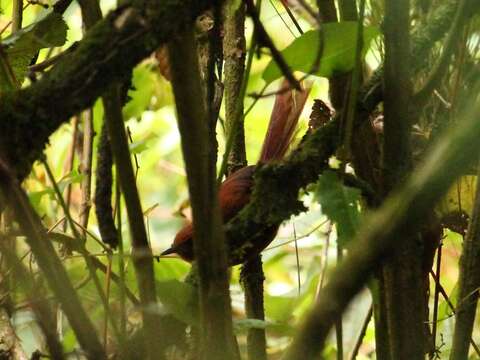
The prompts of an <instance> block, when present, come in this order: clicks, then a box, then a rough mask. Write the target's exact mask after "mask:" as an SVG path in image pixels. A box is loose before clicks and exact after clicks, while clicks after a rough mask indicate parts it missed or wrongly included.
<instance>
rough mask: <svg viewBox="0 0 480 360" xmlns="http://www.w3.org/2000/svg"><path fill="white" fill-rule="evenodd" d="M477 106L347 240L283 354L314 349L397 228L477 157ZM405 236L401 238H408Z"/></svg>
mask: <svg viewBox="0 0 480 360" xmlns="http://www.w3.org/2000/svg"><path fill="white" fill-rule="evenodd" d="M477 89H478V87H477ZM479 111H480V102H478V101H477V103H476V104H474V105H473V106H471V107H470V108H469V109H468V110H467V111H466V112H465V113H464V115H463V116H462V118H461V119H460V120H459V121H458V122H457V123H456V124H455V126H454V127H452V128H449V129H447V131H445V133H444V134H443V136H442V137H440V138H439V139H438V141H437V143H436V144H435V146H433V147H432V149H431V151H430V152H429V153H428V154H427V156H426V158H425V161H424V162H423V166H420V167H419V168H418V169H417V170H416V171H415V172H414V173H413V174H412V176H410V177H409V179H408V180H407V181H406V183H405V185H404V186H403V187H402V188H401V189H399V190H398V191H396V192H395V193H394V194H392V195H391V196H390V197H389V198H388V199H387V200H386V201H385V203H384V205H383V206H382V207H381V208H380V209H379V210H378V211H376V212H375V213H373V214H372V215H371V216H370V217H369V218H368V219H366V220H365V223H364V224H363V226H361V228H360V229H359V231H358V235H357V237H356V239H354V240H353V241H352V247H351V248H350V251H349V254H348V256H347V257H346V258H345V260H344V261H343V262H342V263H341V264H340V265H339V266H337V268H336V269H335V270H334V271H333V273H332V274H331V277H330V281H329V283H328V284H327V285H326V286H325V288H324V289H323V290H322V292H321V294H320V296H319V301H318V302H317V303H316V304H315V307H314V309H313V310H312V311H311V312H310V313H309V314H307V316H306V318H305V321H304V323H303V324H302V325H301V327H300V329H299V331H298V332H297V334H296V336H295V338H294V341H293V343H292V345H291V347H290V349H289V350H288V351H287V354H286V356H285V359H287V360H293V359H313V358H315V357H316V355H318V354H319V352H320V351H321V350H322V348H323V346H324V344H325V340H326V338H327V335H328V333H329V331H330V329H331V327H332V325H333V324H334V321H335V319H336V318H337V316H338V314H340V313H342V312H343V311H344V309H345V308H346V306H347V305H348V303H349V302H350V301H351V299H352V298H353V297H354V296H355V295H356V294H357V293H358V292H359V291H360V290H361V289H362V288H363V287H364V286H365V283H366V281H367V280H368V279H369V278H370V276H372V274H373V272H374V271H375V269H377V268H378V266H379V264H380V263H381V262H382V260H383V259H385V257H386V256H388V255H389V254H391V253H392V252H394V251H395V250H397V249H396V247H395V245H397V243H398V242H396V239H398V234H405V235H407V236H408V234H410V235H411V233H412V231H415V229H418V228H419V226H421V225H422V224H421V222H422V219H424V217H425V215H426V214H428V213H429V211H430V210H431V208H432V207H433V206H434V205H435V203H436V202H437V201H438V200H439V198H440V197H441V196H443V194H444V193H445V192H446V191H447V190H448V188H449V187H450V185H451V184H452V183H453V181H454V180H455V179H456V178H457V177H458V176H460V175H461V174H462V171H463V170H464V169H465V166H468V165H470V163H471V162H472V161H473V160H475V158H477V157H478V149H477V139H478V136H480V123H479V122H478V121H477V114H478V112H479ZM394 234H396V235H395V236H394ZM407 236H405V237H404V240H407V239H408V240H409V241H411V240H412V238H411V237H410V239H409V238H408V237H407Z"/></svg>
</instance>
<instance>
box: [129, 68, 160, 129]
mask: <svg viewBox="0 0 480 360" xmlns="http://www.w3.org/2000/svg"><path fill="white" fill-rule="evenodd" d="M156 81H157V80H156V75H155V74H154V73H153V72H152V70H151V69H150V67H149V66H147V65H140V66H137V67H136V68H135V69H134V70H133V76H132V89H131V90H129V91H128V96H129V97H130V101H129V102H128V103H127V104H126V105H125V106H124V108H123V117H124V119H125V120H128V119H131V118H139V117H141V116H142V113H143V112H144V111H145V110H147V109H148V107H149V105H150V102H151V100H152V95H153V94H154V92H155V87H156Z"/></svg>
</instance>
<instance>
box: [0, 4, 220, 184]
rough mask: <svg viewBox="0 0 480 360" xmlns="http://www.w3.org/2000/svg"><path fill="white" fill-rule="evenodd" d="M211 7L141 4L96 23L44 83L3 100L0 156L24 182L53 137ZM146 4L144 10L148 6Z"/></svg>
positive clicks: (0, 102) (1, 100) (125, 7)
mask: <svg viewBox="0 0 480 360" xmlns="http://www.w3.org/2000/svg"><path fill="white" fill-rule="evenodd" d="M209 3H210V1H207V0H202V1H199V0H182V1H180V0H169V1H162V2H143V1H137V2H136V3H135V4H134V5H130V6H124V7H121V8H119V9H117V10H115V11H113V12H111V13H110V14H109V15H108V16H107V17H106V18H105V20H103V21H100V22H98V24H97V25H95V26H94V27H93V28H92V29H91V30H90V31H88V33H87V34H86V36H85V37H84V39H83V40H82V41H80V42H79V43H78V45H77V46H76V47H75V49H73V50H72V51H70V52H68V53H67V54H66V55H65V56H64V57H63V59H62V60H61V61H59V62H58V63H57V65H56V66H54V68H53V69H52V70H51V71H49V72H48V73H46V74H45V75H44V76H43V77H42V79H41V80H40V81H38V82H36V83H34V84H32V85H31V86H29V87H27V88H25V89H21V90H19V91H15V92H10V93H5V94H2V97H1V98H0V152H1V154H2V156H3V157H4V159H5V160H6V161H8V163H9V164H10V166H11V167H12V168H15V170H16V171H17V175H18V176H19V177H20V178H23V177H24V176H26V174H28V172H29V171H30V168H31V165H32V163H33V162H34V161H35V160H36V159H38V158H39V156H40V155H41V153H42V151H43V149H44V147H45V145H46V144H47V143H48V138H49V136H50V135H51V134H52V133H53V132H54V131H55V130H56V129H57V128H58V127H59V126H60V125H61V124H62V123H63V122H65V121H67V120H68V119H69V118H70V117H71V116H72V115H74V114H75V113H77V112H79V111H81V110H83V109H85V108H87V107H89V106H91V105H92V104H93V103H94V101H95V100H96V99H97V98H98V97H99V96H100V95H102V94H103V92H104V91H105V90H106V88H107V87H108V85H109V84H111V83H112V82H113V81H118V80H122V79H123V77H124V76H125V74H129V72H130V70H131V69H132V68H133V67H134V66H135V65H136V64H137V63H138V62H140V61H141V60H142V59H144V58H145V57H147V56H149V55H150V54H151V53H152V51H154V50H155V49H156V48H158V46H159V45H161V44H163V43H166V42H167V41H169V40H170V39H171V38H172V37H174V36H175V34H177V33H179V32H180V31H181V30H182V29H184V28H186V27H189V26H192V24H193V22H194V19H195V18H196V16H198V15H199V14H201V13H202V11H204V10H205V9H206V8H207V7H208V5H209ZM145 4H146V5H145Z"/></svg>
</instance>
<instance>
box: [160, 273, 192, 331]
mask: <svg viewBox="0 0 480 360" xmlns="http://www.w3.org/2000/svg"><path fill="white" fill-rule="evenodd" d="M155 285H156V288H157V294H158V298H159V300H160V302H161V303H162V304H163V306H165V308H166V309H167V311H168V312H169V313H171V314H172V315H173V316H175V317H176V318H177V319H179V320H181V321H183V322H185V323H186V324H189V325H198V324H199V318H198V316H199V314H198V306H197V304H198V301H197V293H196V291H195V289H194V287H193V286H192V285H190V284H187V283H184V282H180V281H178V280H167V281H157V282H156V284H155Z"/></svg>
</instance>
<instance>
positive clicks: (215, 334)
mask: <svg viewBox="0 0 480 360" xmlns="http://www.w3.org/2000/svg"><path fill="white" fill-rule="evenodd" d="M168 52H169V57H170V70H171V74H172V87H173V93H174V95H175V105H176V109H177V122H178V128H179V130H180V135H181V140H182V153H183V157H184V160H185V167H186V171H187V179H188V189H189V193H190V201H191V205H192V213H193V225H194V228H195V241H194V242H193V245H194V251H195V259H196V262H197V264H198V274H199V282H200V284H199V288H200V308H201V318H202V319H201V320H202V329H201V339H202V344H201V345H202V348H201V349H200V352H201V355H200V358H201V359H234V358H236V353H237V350H236V349H235V344H234V341H233V339H234V338H233V328H232V314H231V304H230V294H229V292H228V275H227V274H228V271H227V257H226V252H225V238H224V234H223V231H222V219H221V214H220V207H219V203H218V194H217V187H216V177H215V161H214V159H215V158H216V156H215V149H214V147H213V140H214V139H212V138H211V136H212V135H214V134H213V133H212V132H211V131H210V129H209V124H208V114H207V112H206V109H205V106H204V102H203V99H204V97H203V92H202V86H201V79H200V71H199V64H198V58H197V52H196V43H195V38H194V34H193V32H192V31H191V30H187V31H185V32H184V33H183V34H181V35H179V36H177V37H175V38H174V39H173V41H172V42H171V43H170V44H169V45H168Z"/></svg>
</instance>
